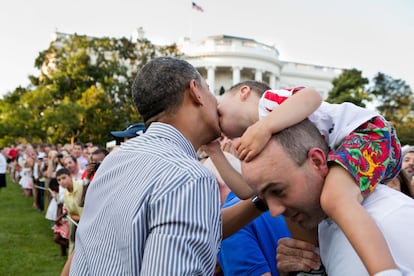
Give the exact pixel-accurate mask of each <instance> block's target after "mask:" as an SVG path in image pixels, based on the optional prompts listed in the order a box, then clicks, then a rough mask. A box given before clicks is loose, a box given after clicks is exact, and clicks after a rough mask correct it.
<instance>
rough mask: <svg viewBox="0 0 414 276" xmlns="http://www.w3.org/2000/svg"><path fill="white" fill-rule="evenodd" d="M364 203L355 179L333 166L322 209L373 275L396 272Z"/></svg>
mask: <svg viewBox="0 0 414 276" xmlns="http://www.w3.org/2000/svg"><path fill="white" fill-rule="evenodd" d="M361 202H362V195H361V192H360V190H359V186H358V185H357V184H356V183H355V180H354V178H353V177H352V176H351V175H350V174H349V173H348V172H347V171H346V170H345V169H344V168H342V167H340V166H339V165H333V166H332V167H331V168H330V170H329V173H328V175H327V177H326V179H325V183H324V187H323V190H322V195H321V206H322V209H323V210H324V211H325V213H326V214H327V215H328V216H329V217H330V218H332V219H333V220H334V221H335V222H336V224H338V226H339V227H340V228H341V229H342V231H343V232H344V234H345V236H346V237H347V239H348V240H349V242H350V243H351V245H352V246H353V247H354V249H355V251H356V252H357V254H358V255H359V257H360V258H361V260H362V262H363V263H364V265H365V267H366V268H367V270H368V272H369V274H370V275H373V274H375V273H378V272H381V271H384V270H388V269H396V268H397V266H396V264H395V262H394V260H393V258H392V255H391V252H390V250H389V248H388V246H387V243H386V241H385V238H384V236H383V234H382V232H381V230H380V229H379V228H378V226H377V224H376V223H375V221H374V220H373V218H372V217H371V216H370V215H369V214H368V213H367V212H366V211H365V209H364V208H363V206H362V205H361Z"/></svg>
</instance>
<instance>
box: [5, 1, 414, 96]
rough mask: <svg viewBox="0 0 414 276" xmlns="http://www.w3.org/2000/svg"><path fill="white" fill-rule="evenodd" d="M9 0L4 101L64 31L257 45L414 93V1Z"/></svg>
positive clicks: (284, 56)
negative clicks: (400, 84) (395, 81)
mask: <svg viewBox="0 0 414 276" xmlns="http://www.w3.org/2000/svg"><path fill="white" fill-rule="evenodd" d="M191 2H192V1H190V0H146V1H144V0H117V1H108V0H99V1H98V0H71V1H62V0H54V1H51V0H38V1H32V0H4V1H2V4H1V5H0V41H1V42H0V96H1V95H3V94H4V93H6V92H8V91H11V90H13V89H14V88H16V87H17V86H19V85H22V86H26V85H28V83H29V81H28V75H30V74H35V75H37V74H38V72H37V70H36V69H35V68H34V60H35V59H36V57H37V56H38V53H39V52H40V51H42V50H45V49H46V48H47V47H48V46H49V43H50V39H51V34H52V33H53V32H54V31H55V30H57V31H59V32H64V33H78V34H82V35H83V34H85V35H90V36H98V37H101V36H110V37H128V38H129V37H131V35H132V33H133V32H134V30H136V29H137V28H138V27H143V28H144V31H145V34H146V37H147V38H148V39H149V40H150V41H152V42H154V43H171V42H174V41H177V40H178V39H180V38H182V37H184V36H186V37H191V38H193V39H198V38H202V37H205V36H209V35H221V34H226V35H233V36H240V37H246V38H252V39H255V40H256V41H259V42H263V43H266V44H269V45H275V46H276V48H277V49H278V50H279V53H280V59H281V60H285V61H294V62H303V63H311V64H317V65H326V66H333V67H339V68H357V69H359V70H362V72H363V75H364V76H365V77H368V78H369V79H371V78H372V77H373V76H374V74H375V73H377V72H383V73H385V74H388V75H390V76H392V77H393V78H400V79H403V80H405V81H406V82H407V83H408V84H410V86H411V88H412V89H413V90H414V1H413V0H392V1H390V0H346V1H343V0H342V1H339V0H312V1H310V0H255V1H247V0H195V2H196V3H197V4H198V5H200V6H201V7H202V8H203V9H204V12H199V11H196V10H194V9H192V8H191Z"/></svg>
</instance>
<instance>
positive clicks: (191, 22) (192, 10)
mask: <svg viewBox="0 0 414 276" xmlns="http://www.w3.org/2000/svg"><path fill="white" fill-rule="evenodd" d="M191 4H192V2H191ZM190 9H191V10H190V17H189V18H190V24H189V34H188V37H189V39H190V40H193V14H194V9H193V6H192V5H191V6H190Z"/></svg>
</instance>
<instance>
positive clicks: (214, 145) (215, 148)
mask: <svg viewBox="0 0 414 276" xmlns="http://www.w3.org/2000/svg"><path fill="white" fill-rule="evenodd" d="M200 150H203V151H205V152H206V153H207V155H208V156H210V155H213V154H214V153H216V152H219V151H221V146H220V142H219V140H218V139H216V140H214V141H212V142H210V143H208V144H206V145H203V146H201V148H200Z"/></svg>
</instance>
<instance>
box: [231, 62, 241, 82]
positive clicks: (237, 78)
mask: <svg viewBox="0 0 414 276" xmlns="http://www.w3.org/2000/svg"><path fill="white" fill-rule="evenodd" d="M232 70H233V85H235V84H237V83H239V82H240V67H238V66H234V67H232Z"/></svg>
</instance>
